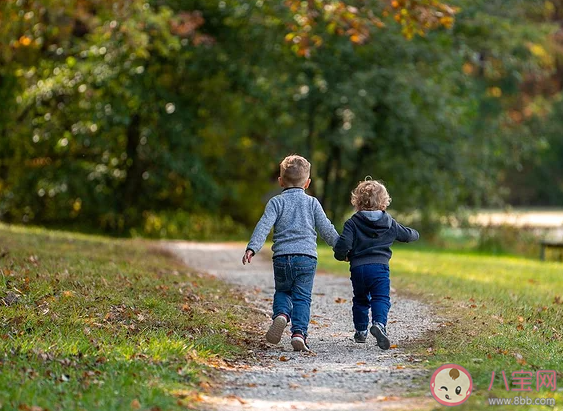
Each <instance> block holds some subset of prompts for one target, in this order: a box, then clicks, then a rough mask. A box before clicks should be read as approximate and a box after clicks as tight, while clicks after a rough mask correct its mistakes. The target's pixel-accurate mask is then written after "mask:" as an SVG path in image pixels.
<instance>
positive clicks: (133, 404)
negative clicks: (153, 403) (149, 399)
mask: <svg viewBox="0 0 563 411" xmlns="http://www.w3.org/2000/svg"><path fill="white" fill-rule="evenodd" d="M131 408H133V409H134V410H138V409H139V408H141V403H140V402H139V400H138V399H136V398H135V399H134V400H133V401H131Z"/></svg>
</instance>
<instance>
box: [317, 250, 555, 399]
mask: <svg viewBox="0 0 563 411" xmlns="http://www.w3.org/2000/svg"><path fill="white" fill-rule="evenodd" d="M319 269H321V270H325V271H329V272H331V273H338V274H342V275H349V268H348V264H347V263H341V262H338V261H336V260H334V259H333V258H332V251H331V250H330V249H329V248H328V247H319ZM391 283H392V287H394V288H396V289H397V291H398V292H399V293H400V294H402V295H407V296H411V297H412V296H414V297H417V298H421V299H423V300H424V301H426V302H428V303H430V304H431V305H432V306H433V307H434V312H435V315H436V317H440V318H441V319H442V320H441V323H442V324H441V327H440V328H439V330H438V331H437V332H435V333H432V334H431V335H429V336H428V339H427V340H424V341H422V342H420V343H418V344H417V345H414V346H413V347H410V349H412V350H414V351H415V352H417V353H418V354H419V355H423V356H425V357H426V359H427V360H428V363H426V364H427V366H428V367H429V369H436V368H438V367H439V366H440V365H442V364H447V363H456V364H459V365H462V366H463V367H465V368H466V369H467V370H468V371H469V372H470V373H471V375H472V378H473V383H474V391H473V394H472V396H471V397H470V399H469V400H468V401H467V402H466V403H464V404H463V405H462V406H460V407H456V408H457V409H462V410H473V409H480V408H488V407H489V405H488V402H487V398H489V397H490V396H498V397H514V396H516V395H518V394H520V396H522V395H527V396H529V397H537V398H541V397H550V398H555V399H556V403H557V405H556V407H555V408H551V409H563V408H562V407H563V325H562V322H561V318H563V264H561V263H556V262H540V261H536V260H531V259H525V258H520V257H511V256H487V255H483V254H471V253H466V252H460V253H457V252H451V251H445V252H440V251H437V250H428V249H416V248H414V247H413V245H410V244H409V245H404V246H403V245H399V246H395V247H394V254H393V258H392V260H391ZM392 309H393V308H392ZM519 370H524V371H532V372H534V378H535V372H536V371H537V370H555V371H557V372H558V375H557V379H558V390H557V391H556V392H552V391H550V390H546V389H545V388H542V390H541V391H540V392H539V393H538V392H536V390H535V389H536V384H535V380H534V383H533V385H532V386H531V387H532V389H533V390H534V391H533V392H524V393H522V392H513V391H509V392H507V391H506V390H505V389H504V388H503V383H502V380H501V379H499V375H500V373H501V371H505V373H506V375H507V376H508V378H509V381H508V382H509V384H510V383H511V379H510V374H511V373H512V372H516V371H519ZM493 371H495V373H496V376H497V377H496V379H495V384H494V386H493V387H494V388H493V390H491V391H488V387H489V383H490V381H491V376H492V372H493ZM427 383H428V382H427V381H425V382H424V384H427ZM512 388H515V387H514V386H512ZM546 408H547V407H544V409H546ZM495 409H497V407H495ZM498 409H503V408H502V407H498ZM505 409H513V408H505ZM518 409H542V408H541V407H538V408H534V407H518Z"/></svg>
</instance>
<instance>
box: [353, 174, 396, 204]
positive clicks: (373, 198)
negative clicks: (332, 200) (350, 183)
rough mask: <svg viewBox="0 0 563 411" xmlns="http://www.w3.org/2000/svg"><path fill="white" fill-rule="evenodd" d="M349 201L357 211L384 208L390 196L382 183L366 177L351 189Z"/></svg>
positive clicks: (389, 201) (389, 202)
mask: <svg viewBox="0 0 563 411" xmlns="http://www.w3.org/2000/svg"><path fill="white" fill-rule="evenodd" d="M370 178H371V177H370ZM351 202H352V205H353V206H354V207H355V208H356V210H358V211H375V210H385V209H386V208H387V206H388V205H389V204H391V197H389V193H388V192H387V189H386V188H385V186H384V185H383V184H382V183H380V182H379V181H375V180H371V179H370V180H367V177H366V180H365V181H360V182H359V183H358V186H357V187H356V188H355V189H354V190H353V191H352V198H351Z"/></svg>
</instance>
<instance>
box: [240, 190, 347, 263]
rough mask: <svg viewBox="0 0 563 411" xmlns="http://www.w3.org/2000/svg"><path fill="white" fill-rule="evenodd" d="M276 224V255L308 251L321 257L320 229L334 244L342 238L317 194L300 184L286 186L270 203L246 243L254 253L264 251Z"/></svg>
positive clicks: (311, 254)
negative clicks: (306, 190) (319, 248)
mask: <svg viewBox="0 0 563 411" xmlns="http://www.w3.org/2000/svg"><path fill="white" fill-rule="evenodd" d="M272 226H273V227H274V239H273V240H274V245H272V251H273V252H274V257H277V256H280V255H289V254H304V255H309V256H311V257H315V258H316V257H317V232H316V231H315V228H316V229H318V230H319V234H320V235H321V237H322V238H323V240H325V241H326V242H327V244H328V245H330V246H331V247H333V246H334V244H336V241H337V240H338V233H337V232H336V230H335V229H334V226H333V225H332V223H331V222H330V220H329V219H328V218H327V216H326V214H325V212H324V210H323V207H322V206H321V204H320V203H319V200H317V199H316V198H315V197H312V196H310V195H308V194H306V193H305V190H304V189H302V188H300V187H290V188H286V189H285V190H284V191H283V192H282V193H281V194H279V195H277V196H275V197H273V198H271V199H270V201H268V204H266V209H265V210H264V214H263V215H262V218H260V221H258V224H256V228H255V229H254V233H252V237H251V238H250V242H249V243H248V246H247V247H246V249H247V250H252V251H253V252H254V253H257V252H258V251H260V249H261V248H262V246H263V245H264V242H265V241H266V237H268V234H269V233H270V230H271V229H272Z"/></svg>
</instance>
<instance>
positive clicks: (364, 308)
mask: <svg viewBox="0 0 563 411" xmlns="http://www.w3.org/2000/svg"><path fill="white" fill-rule="evenodd" d="M350 279H351V280H352V288H353V290H354V298H353V299H352V317H353V318H354V326H355V327H356V330H357V331H365V330H367V329H368V325H369V309H370V307H371V316H372V322H379V323H381V324H383V325H387V314H388V313H389V308H391V300H390V298H389V291H390V287H391V283H390V281H389V266H388V265H385V264H365V265H360V266H358V267H354V268H352V270H351V277H350Z"/></svg>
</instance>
